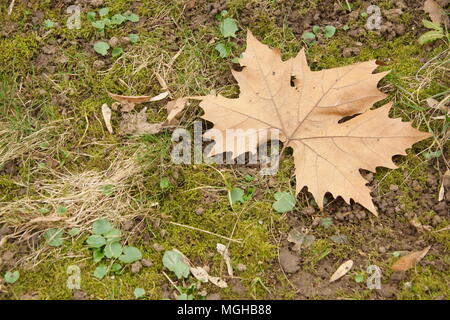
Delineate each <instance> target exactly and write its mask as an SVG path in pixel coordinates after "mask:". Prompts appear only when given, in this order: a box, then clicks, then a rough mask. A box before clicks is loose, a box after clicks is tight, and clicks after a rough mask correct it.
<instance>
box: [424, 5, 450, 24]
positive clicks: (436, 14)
mask: <svg viewBox="0 0 450 320" xmlns="http://www.w3.org/2000/svg"><path fill="white" fill-rule="evenodd" d="M423 10H424V11H425V12H426V13H428V14H429V15H430V19H431V21H433V22H434V23H437V24H441V23H442V24H445V25H448V22H449V18H448V16H447V14H446V12H445V10H444V9H443V8H442V7H441V6H440V5H439V4H438V3H437V2H436V1H434V0H427V1H425V3H424V4H423Z"/></svg>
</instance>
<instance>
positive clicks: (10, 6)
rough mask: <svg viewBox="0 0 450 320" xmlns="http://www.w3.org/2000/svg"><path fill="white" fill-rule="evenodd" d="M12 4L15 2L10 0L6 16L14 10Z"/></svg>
mask: <svg viewBox="0 0 450 320" xmlns="http://www.w3.org/2000/svg"><path fill="white" fill-rule="evenodd" d="M14 2H16V0H12V1H11V3H10V4H9V8H8V16H10V15H11V13H12V11H13V8H14Z"/></svg>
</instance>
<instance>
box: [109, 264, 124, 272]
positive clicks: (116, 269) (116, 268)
mask: <svg viewBox="0 0 450 320" xmlns="http://www.w3.org/2000/svg"><path fill="white" fill-rule="evenodd" d="M121 269H122V265H121V264H120V263H117V262H114V263H113V265H112V266H111V271H112V272H116V273H119V271H120V270H121Z"/></svg>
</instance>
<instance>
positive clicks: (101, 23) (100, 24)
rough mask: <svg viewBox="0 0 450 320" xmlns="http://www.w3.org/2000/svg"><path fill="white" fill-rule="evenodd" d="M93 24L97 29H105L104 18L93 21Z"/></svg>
mask: <svg viewBox="0 0 450 320" xmlns="http://www.w3.org/2000/svg"><path fill="white" fill-rule="evenodd" d="M91 23H92V26H93V27H94V28H96V29H100V30H102V29H105V22H104V21H102V20H98V21H92V22H91Z"/></svg>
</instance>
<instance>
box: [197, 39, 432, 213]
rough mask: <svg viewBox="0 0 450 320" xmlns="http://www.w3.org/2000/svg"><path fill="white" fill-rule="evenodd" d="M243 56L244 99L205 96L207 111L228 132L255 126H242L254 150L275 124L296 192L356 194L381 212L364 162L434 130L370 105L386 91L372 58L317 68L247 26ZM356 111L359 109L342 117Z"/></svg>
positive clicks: (387, 162)
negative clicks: (287, 151) (289, 155)
mask: <svg viewBox="0 0 450 320" xmlns="http://www.w3.org/2000/svg"><path fill="white" fill-rule="evenodd" d="M239 63H240V65H241V66H242V67H243V69H242V71H234V70H232V73H233V76H234V78H235V79H236V80H237V82H238V84H239V87H240V94H239V98H237V99H228V98H225V97H223V96H221V95H218V96H215V95H208V96H205V97H204V98H203V101H202V102H201V103H200V107H201V108H203V110H204V111H205V113H204V115H203V116H202V118H204V119H206V120H208V121H211V122H213V123H214V129H216V130H220V131H221V132H222V133H223V134H224V135H225V134H226V130H227V129H242V130H247V129H253V130H256V131H253V132H251V131H247V132H246V131H244V133H243V136H244V137H247V138H248V139H247V140H246V145H245V148H244V149H245V150H244V152H256V150H257V147H258V145H259V144H261V143H264V142H266V141H267V140H269V138H270V135H269V133H268V132H269V130H270V129H278V130H279V132H280V140H281V141H282V142H283V143H284V145H285V146H287V147H291V148H292V149H293V155H294V161H295V174H296V179H297V187H296V193H297V194H298V193H299V192H300V190H301V189H302V188H303V187H305V186H306V187H308V191H309V192H311V193H312V194H313V196H314V198H315V199H316V202H317V204H318V205H319V207H320V208H323V198H324V195H325V193H326V192H330V193H331V194H333V195H334V196H335V197H337V196H341V197H342V198H343V199H344V200H345V201H347V202H349V201H350V198H352V199H353V200H354V201H356V202H359V203H360V204H361V205H363V206H364V207H366V208H367V209H369V210H370V211H371V212H372V213H374V214H375V215H376V209H375V206H374V205H373V203H372V199H371V196H370V194H369V192H370V189H369V188H368V187H367V186H366V183H367V181H366V180H364V178H363V177H362V176H361V174H360V173H359V169H366V170H369V171H372V172H375V170H376V167H378V166H383V167H388V168H396V166H395V164H394V163H393V162H392V156H394V155H396V154H406V153H405V149H406V148H409V147H410V146H411V145H412V144H413V143H415V142H417V141H420V140H422V139H425V138H427V137H429V136H430V134H429V133H424V132H420V131H418V130H416V129H414V128H412V127H411V125H410V123H405V122H402V121H401V119H391V118H389V116H388V113H389V109H390V107H391V105H390V104H387V105H385V106H382V107H380V108H378V109H374V110H370V108H371V106H372V105H373V104H374V103H375V102H377V101H379V100H382V99H384V98H385V97H386V95H385V94H384V93H382V92H381V91H379V90H378V89H377V83H378V82H379V80H380V79H381V78H383V77H384V76H385V75H386V74H387V73H386V72H382V73H377V74H373V73H372V72H373V71H374V70H375V68H376V67H377V65H376V63H375V60H372V61H367V62H362V63H356V64H353V65H349V66H345V67H340V68H334V69H328V70H321V71H312V70H311V69H310V68H309V67H308V64H307V61H306V56H305V52H304V50H301V51H300V53H299V54H298V55H297V57H295V58H293V59H289V60H286V61H282V60H281V57H280V51H279V50H278V49H270V48H269V47H267V46H266V45H264V44H262V43H260V42H259V41H258V40H256V38H255V37H254V36H253V35H252V34H251V33H250V32H248V34H247V49H246V51H245V52H244V53H243V57H242V58H241V59H239ZM292 79H293V81H292ZM291 81H292V82H293V85H291ZM358 114H359V115H358ZM354 115H358V116H356V117H354V118H352V119H350V120H348V121H345V122H343V123H339V122H338V121H339V120H341V119H342V118H344V117H347V116H354ZM264 132H265V134H258V133H264ZM214 134H215V133H214V131H213V130H209V131H207V132H205V137H207V138H210V139H213V140H216V139H215V136H214ZM264 136H266V138H264ZM225 140H226V139H225ZM216 142H217V141H216ZM238 147H239V148H242V146H234V147H228V148H229V149H227V146H226V143H225V141H224V142H223V144H222V143H221V144H216V145H215V147H214V149H213V153H210V155H213V154H219V153H222V152H232V153H233V158H235V157H237V156H239V154H238V153H239V152H237V150H238V149H237V148H238ZM240 153H243V152H242V151H240Z"/></svg>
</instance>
